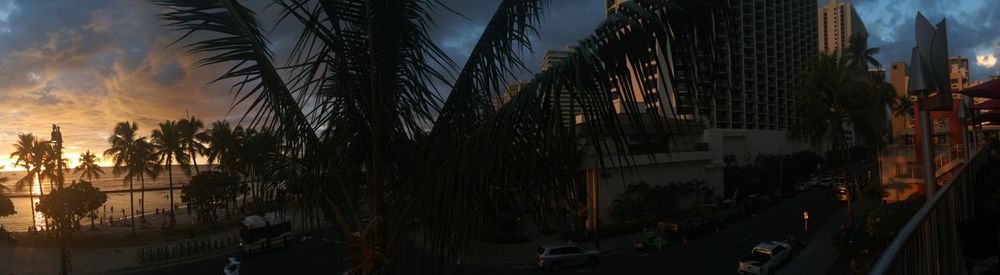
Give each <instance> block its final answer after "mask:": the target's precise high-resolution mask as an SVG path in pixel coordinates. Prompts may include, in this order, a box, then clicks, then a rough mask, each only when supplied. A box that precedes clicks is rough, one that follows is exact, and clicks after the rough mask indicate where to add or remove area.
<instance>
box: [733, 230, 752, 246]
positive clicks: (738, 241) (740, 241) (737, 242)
mask: <svg viewBox="0 0 1000 275" xmlns="http://www.w3.org/2000/svg"><path fill="white" fill-rule="evenodd" d="M755 235H757V233H750V235H747V236H746V237H743V238H740V239H739V240H736V241H735V242H733V243H732V244H730V245H737V244H739V243H742V242H743V241H746V240H747V239H749V238H751V237H753V236H755Z"/></svg>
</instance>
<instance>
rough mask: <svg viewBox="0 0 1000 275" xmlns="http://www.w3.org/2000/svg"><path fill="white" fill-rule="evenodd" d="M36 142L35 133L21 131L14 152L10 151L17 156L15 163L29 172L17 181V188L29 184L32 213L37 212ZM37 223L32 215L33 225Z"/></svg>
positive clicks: (11, 155) (12, 155) (19, 188)
mask: <svg viewBox="0 0 1000 275" xmlns="http://www.w3.org/2000/svg"><path fill="white" fill-rule="evenodd" d="M35 144H36V141H35V136H34V135H32V134H30V133H29V134H24V133H19V134H17V143H15V144H14V152H13V153H10V157H11V158H13V157H15V156H16V157H17V159H16V160H15V161H14V165H15V166H17V165H21V167H24V170H25V172H27V174H25V175H24V177H23V178H21V179H20V180H18V181H17V184H16V185H15V188H16V189H17V190H22V189H23V188H24V186H28V200H29V201H31V202H32V203H29V205H31V213H35V203H34V201H35V173H34V170H33V169H32V168H33V167H32V163H33V162H32V161H31V160H32V159H34V155H35ZM39 188H41V186H39ZM35 224H37V221H36V220H35V215H31V225H32V226H34V225H35Z"/></svg>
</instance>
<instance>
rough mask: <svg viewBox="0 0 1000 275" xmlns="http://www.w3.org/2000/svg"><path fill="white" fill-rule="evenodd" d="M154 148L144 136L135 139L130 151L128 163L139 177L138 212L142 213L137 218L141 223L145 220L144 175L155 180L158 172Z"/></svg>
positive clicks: (158, 167)
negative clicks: (130, 155)
mask: <svg viewBox="0 0 1000 275" xmlns="http://www.w3.org/2000/svg"><path fill="white" fill-rule="evenodd" d="M154 150H155V149H154V147H153V144H152V143H149V141H147V140H146V137H140V138H138V139H136V140H135V143H134V144H133V147H132V152H131V153H132V157H131V160H132V163H130V164H129V166H130V167H131V168H132V169H134V170H133V171H132V173H135V175H136V176H138V177H139V202H140V203H139V213H141V214H143V216H139V218H140V220H141V222H142V223H145V222H146V216H145V213H146V176H149V177H150V178H151V179H153V180H155V179H156V177H157V176H158V175H159V174H160V166H159V165H158V159H157V158H156V155H155V154H154Z"/></svg>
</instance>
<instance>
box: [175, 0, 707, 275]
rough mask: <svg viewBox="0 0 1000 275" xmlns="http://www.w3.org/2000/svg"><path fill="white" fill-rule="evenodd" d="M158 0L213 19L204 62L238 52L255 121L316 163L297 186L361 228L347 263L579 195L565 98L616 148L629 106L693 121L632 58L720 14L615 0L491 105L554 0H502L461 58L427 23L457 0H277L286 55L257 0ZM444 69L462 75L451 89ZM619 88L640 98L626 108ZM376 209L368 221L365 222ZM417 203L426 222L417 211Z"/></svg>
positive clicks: (183, 24) (187, 16) (194, 17)
mask: <svg viewBox="0 0 1000 275" xmlns="http://www.w3.org/2000/svg"><path fill="white" fill-rule="evenodd" d="M155 2H156V3H157V4H159V5H162V6H164V7H165V9H164V11H163V12H162V13H161V14H160V16H161V18H163V19H164V20H166V21H167V23H166V25H168V26H172V27H175V28H177V29H180V30H182V31H184V32H185V33H192V32H197V33H202V32H204V33H207V35H202V36H198V35H194V36H185V37H184V39H192V40H193V42H192V43H191V44H190V49H191V51H192V52H194V53H197V54H199V56H200V57H202V59H201V60H199V62H198V64H203V65H212V64H220V63H222V64H227V65H228V64H236V65H235V66H232V67H230V68H231V69H230V70H228V71H226V72H225V73H223V74H222V75H221V76H219V79H235V81H236V82H238V84H237V85H236V86H234V90H236V94H238V96H237V100H236V102H243V103H245V104H247V106H248V107H249V108H246V110H247V112H246V113H245V114H244V116H245V118H248V119H247V121H249V123H248V124H247V125H248V126H247V127H249V128H257V129H260V128H270V129H272V130H273V131H274V132H275V136H277V137H278V138H279V140H280V143H281V146H282V148H283V149H282V150H284V152H283V155H284V157H285V158H290V159H293V161H290V162H288V163H303V164H304V165H305V166H306V168H305V169H297V168H296V169H293V168H288V170H289V171H303V172H304V173H305V174H304V175H303V176H302V177H304V179H303V180H301V182H302V183H301V185H298V186H292V187H290V189H291V190H296V191H298V192H300V193H298V196H299V199H300V200H301V201H308V202H309V203H310V204H319V202H323V203H322V204H321V205H322V206H323V209H322V210H323V212H324V213H329V214H331V215H332V216H334V218H335V221H336V222H337V224H338V225H340V226H339V228H341V229H342V230H343V231H344V232H342V233H343V234H344V235H345V238H346V239H347V241H348V242H349V243H350V244H349V245H347V247H349V248H350V249H349V250H348V255H349V256H348V258H349V259H351V260H352V261H353V264H354V266H353V267H352V271H351V272H352V273H362V274H371V273H387V274H388V273H393V271H394V268H395V264H396V256H395V255H396V253H398V252H397V250H398V248H399V246H397V244H398V243H400V239H402V238H413V239H414V240H412V241H417V242H420V243H422V244H426V245H425V246H421V247H422V248H426V251H434V253H430V254H433V257H434V259H435V261H434V263H436V265H433V266H438V267H443V266H444V265H445V263H448V264H449V265H451V264H450V263H453V262H454V261H453V259H455V258H458V257H459V255H461V253H463V252H464V251H465V250H464V249H465V244H466V241H467V240H468V238H469V236H470V234H471V233H470V232H471V231H472V230H473V228H476V227H485V226H486V225H487V224H488V223H489V222H490V221H491V220H494V219H490V217H496V216H501V215H507V213H511V212H512V211H515V210H513V209H509V208H504V207H500V206H503V205H513V204H512V202H517V203H518V204H517V205H532V206H542V205H553V204H556V203H559V202H571V201H572V200H574V198H575V197H574V196H573V195H572V194H575V189H574V186H576V185H575V183H574V182H573V179H574V178H575V176H574V175H575V174H576V172H577V171H576V165H577V164H578V163H572V162H571V161H572V160H577V159H578V158H577V157H576V156H574V155H573V154H572V152H578V150H579V147H578V146H577V145H576V143H574V142H575V140H576V137H577V135H576V134H575V132H574V131H575V127H576V125H573V123H568V122H566V121H567V120H566V115H564V114H566V113H570V114H576V113H577V112H579V113H580V115H581V116H582V117H584V118H586V121H587V123H585V124H583V125H581V127H584V128H586V129H589V133H590V134H591V135H592V136H591V137H593V138H594V139H596V140H599V141H605V142H593V143H590V145H588V146H595V147H596V146H601V145H599V144H603V145H608V146H609V147H613V148H617V150H615V149H609V148H595V149H597V150H596V151H597V152H598V154H601V155H603V154H606V152H608V150H602V149H609V150H615V152H617V153H621V152H627V151H628V150H629V149H628V148H627V146H626V144H627V140H626V135H625V127H624V126H623V123H619V119H622V120H626V121H631V122H633V123H632V124H631V125H634V127H636V128H634V130H635V132H637V133H639V134H638V135H639V136H640V138H641V139H643V140H649V137H652V136H653V135H655V136H657V137H672V135H669V134H670V132H669V131H673V130H668V129H678V127H684V126H683V125H680V124H677V125H675V123H677V120H673V119H667V118H668V117H670V118H674V117H680V116H678V111H677V110H676V109H674V106H672V105H671V104H663V106H662V107H659V108H658V109H653V108H649V112H642V113H640V111H638V110H647V108H646V107H647V106H648V105H646V104H643V102H644V100H643V99H644V98H652V97H658V96H659V95H656V94H654V92H655V91H657V90H661V89H657V88H664V87H659V86H658V87H652V86H649V85H652V84H647V83H646V82H645V81H640V82H639V83H638V84H637V85H638V86H639V87H638V89H636V88H635V87H633V86H632V85H633V84H632V83H626V82H628V81H621V80H623V79H625V80H627V79H636V78H641V77H646V76H648V74H647V73H658V74H659V75H663V76H667V77H668V78H672V77H673V76H674V72H673V71H667V70H664V69H665V68H663V67H665V66H654V68H648V69H647V68H642V69H639V67H644V66H631V65H630V64H651V63H653V62H664V60H660V59H661V58H660V57H661V56H662V55H659V54H650V52H651V51H652V50H657V51H661V52H666V51H670V50H671V49H675V48H678V47H687V48H686V50H692V51H694V50H695V46H694V45H696V44H697V43H674V41H676V40H678V39H681V37H679V36H676V33H696V32H694V30H691V29H693V28H695V26H694V24H690V22H692V21H695V20H704V19H705V18H710V17H711V14H709V13H705V12H704V11H710V10H711V9H709V8H706V7H705V6H706V5H705V4H703V3H701V2H697V1H685V2H684V4H685V5H690V6H692V8H691V9H688V10H686V11H688V12H685V10H680V8H681V7H680V4H678V3H679V2H682V1H630V2H629V3H628V4H625V5H619V6H617V7H616V8H615V9H614V10H612V11H611V14H610V15H608V18H609V19H608V20H605V21H604V22H603V23H602V24H601V25H600V26H598V28H597V30H595V31H594V34H593V35H591V36H588V37H587V38H585V39H583V40H581V41H580V43H579V44H578V45H577V46H578V47H577V50H576V51H575V52H574V53H572V54H570V56H569V57H568V58H566V59H565V60H563V61H558V62H555V64H553V66H551V67H550V68H549V69H548V70H546V71H545V72H543V73H541V74H539V75H538V76H537V77H535V78H534V79H533V80H532V81H531V82H529V83H528V84H526V85H525V87H524V89H522V91H521V92H520V93H519V94H518V95H516V96H514V97H513V98H512V99H511V101H510V102H509V103H507V104H505V105H504V106H503V107H502V108H500V110H496V109H495V105H494V104H493V103H494V102H493V101H494V99H495V98H497V97H498V96H499V95H500V94H501V93H503V87H504V85H505V84H507V83H509V82H510V81H512V80H513V78H514V77H516V76H515V75H516V74H517V72H518V71H522V70H524V69H526V68H525V65H524V62H523V60H522V59H521V57H520V54H521V53H522V52H527V51H522V50H530V46H531V45H530V44H531V40H532V39H531V37H530V35H531V34H532V33H533V32H534V31H535V30H536V29H537V28H536V25H537V24H538V22H539V16H540V15H541V14H542V11H543V9H544V8H545V7H546V6H547V3H548V1H547V0H503V1H501V2H500V4H499V6H498V8H497V10H496V12H495V13H494V14H493V17H492V18H491V19H490V20H489V23H487V24H486V26H485V30H484V31H483V33H482V35H481V36H480V38H479V40H478V42H477V43H476V45H475V46H474V47H473V50H472V51H471V52H470V54H469V58H468V61H467V62H466V63H465V66H464V67H462V68H461V69H459V68H458V65H457V64H454V62H452V61H451V60H450V59H449V58H448V57H447V55H446V54H445V53H444V51H443V50H442V49H441V48H439V47H438V46H437V45H435V44H434V43H433V39H431V37H430V31H431V30H430V27H432V26H433V24H432V23H431V21H432V20H431V18H433V15H432V12H433V11H435V10H448V9H447V7H445V6H443V4H441V1H436V0H395V1H370V0H344V1H298V0H278V1H274V5H273V7H275V8H276V9H279V10H280V13H281V14H283V15H287V17H286V18H289V20H287V21H285V23H288V21H293V22H291V23H289V24H298V26H300V27H301V30H302V32H301V36H300V38H299V39H298V43H297V44H296V45H295V46H294V47H293V50H292V51H291V52H292V54H290V55H289V57H288V60H285V61H281V60H278V61H276V60H275V56H274V55H272V53H271V49H272V48H271V45H270V44H269V43H268V40H267V37H266V36H265V34H266V32H264V31H262V28H263V27H262V26H260V24H259V23H258V20H257V18H256V13H255V12H254V11H253V10H251V9H249V8H247V7H245V6H243V5H242V4H241V2H239V1H235V0H205V1H187V0H158V1H155ZM684 8H686V7H684ZM681 29H684V30H683V31H678V30H681ZM697 33H712V31H711V30H708V29H705V30H699V32H697ZM702 37H711V35H705V36H702ZM686 61H694V60H686ZM688 63H692V62H688ZM275 64H282V66H280V67H279V66H277V65H275ZM285 64H288V65H287V66H285ZM658 64H662V63H658ZM452 70H455V71H457V73H455V74H452V73H451V72H452ZM640 74H641V75H640ZM450 75H455V78H454V79H450V77H449V76H450ZM283 76H287V78H285V77H283ZM286 79H287V80H286ZM438 82H443V83H449V84H451V85H449V87H451V90H450V92H449V93H447V94H448V97H447V99H442V98H440V96H439V95H440V94H443V93H439V91H437V89H436V88H435V85H434V83H438ZM659 83H660V84H662V85H672V86H673V88H677V85H680V84H677V83H670V79H664V81H662V82H659ZM660 84H657V85H660ZM563 99H572V101H575V104H566V105H575V107H573V106H565V105H564V104H562V101H563ZM613 103H620V106H621V107H622V108H623V109H625V110H631V111H628V112H624V113H623V114H621V116H619V114H617V113H616V112H615V107H614V105H613ZM642 121H651V122H652V123H651V124H652V125H648V124H645V123H639V122H642ZM215 128H219V129H222V128H221V127H213V130H215ZM211 133H212V135H213V137H211V138H212V139H213V140H216V141H215V142H212V146H211V147H210V148H209V151H210V153H209V158H210V159H211V160H219V161H220V164H222V166H223V167H224V168H225V169H229V168H227V167H228V166H231V163H227V162H228V160H226V157H225V154H224V152H225V148H224V147H223V146H221V145H222V142H218V141H219V140H220V138H221V137H220V136H218V135H216V133H215V131H211ZM228 142H229V141H227V143H228ZM212 147H215V148H214V149H213V148H212ZM623 158H624V157H623ZM600 159H603V158H600ZM622 161H624V159H623V160H622ZM602 165H603V164H602ZM287 167H295V165H288V166H287ZM456 171H461V173H457V172H456ZM294 173H297V172H289V174H294ZM362 208H364V209H366V211H363V210H361V209H362ZM556 208H559V207H556ZM565 208H567V209H568V208H570V207H565ZM537 209H542V208H541V207H539V208H537ZM366 215H367V216H370V217H371V219H370V222H367V223H362V222H360V219H361V218H362V216H366ZM414 219H419V220H421V221H422V222H421V225H420V226H409V225H408V224H409V223H410V221H412V220H414ZM484 221H485V222H484ZM417 229H419V230H417ZM352 232H357V233H358V234H356V235H355V234H352ZM351 236H355V237H351ZM423 254H428V253H423ZM425 273H447V272H425Z"/></svg>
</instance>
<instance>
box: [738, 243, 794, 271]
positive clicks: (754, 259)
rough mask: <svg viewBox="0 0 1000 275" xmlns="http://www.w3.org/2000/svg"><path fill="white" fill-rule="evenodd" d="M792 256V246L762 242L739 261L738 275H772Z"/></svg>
mask: <svg viewBox="0 0 1000 275" xmlns="http://www.w3.org/2000/svg"><path fill="white" fill-rule="evenodd" d="M791 254H792V245H791V244H788V243H786V242H776V241H771V242H762V243H760V244H758V245H757V246H755V247H754V248H753V250H751V251H750V255H749V256H747V257H745V258H743V259H741V260H740V263H739V269H737V273H739V274H759V275H760V274H772V272H774V271H776V270H777V269H778V267H779V266H780V265H781V264H783V263H785V262H786V261H788V258H790V255H791Z"/></svg>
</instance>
